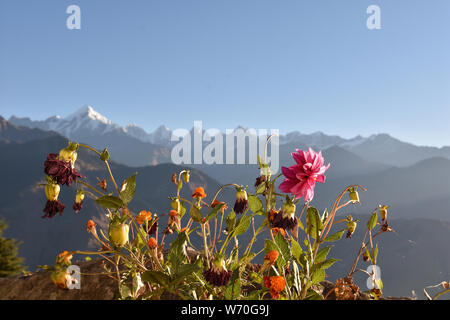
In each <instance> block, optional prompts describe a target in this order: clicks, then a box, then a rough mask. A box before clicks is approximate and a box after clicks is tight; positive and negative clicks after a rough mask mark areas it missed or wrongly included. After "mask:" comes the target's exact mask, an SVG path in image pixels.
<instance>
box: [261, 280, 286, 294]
mask: <svg viewBox="0 0 450 320" xmlns="http://www.w3.org/2000/svg"><path fill="white" fill-rule="evenodd" d="M263 279H264V286H265V287H266V288H268V289H269V290H270V295H271V296H272V299H278V298H279V297H280V293H281V292H282V291H283V290H284V287H285V286H286V282H285V280H284V278H283V277H282V276H272V277H264V278H263Z"/></svg>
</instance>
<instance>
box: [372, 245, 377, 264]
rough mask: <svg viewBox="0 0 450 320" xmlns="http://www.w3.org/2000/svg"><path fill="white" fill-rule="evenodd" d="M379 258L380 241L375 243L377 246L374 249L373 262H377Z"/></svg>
mask: <svg viewBox="0 0 450 320" xmlns="http://www.w3.org/2000/svg"><path fill="white" fill-rule="evenodd" d="M377 258H378V243H377V244H376V245H375V248H374V249H373V264H377Z"/></svg>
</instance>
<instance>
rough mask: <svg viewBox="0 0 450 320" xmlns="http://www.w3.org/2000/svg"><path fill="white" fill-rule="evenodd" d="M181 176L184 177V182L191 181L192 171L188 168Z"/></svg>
mask: <svg viewBox="0 0 450 320" xmlns="http://www.w3.org/2000/svg"><path fill="white" fill-rule="evenodd" d="M181 177H182V178H183V181H184V182H186V183H189V179H190V177H191V172H190V171H189V170H186V171H184V172H183V173H182V175H181Z"/></svg>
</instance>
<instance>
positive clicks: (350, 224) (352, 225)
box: [346, 216, 358, 238]
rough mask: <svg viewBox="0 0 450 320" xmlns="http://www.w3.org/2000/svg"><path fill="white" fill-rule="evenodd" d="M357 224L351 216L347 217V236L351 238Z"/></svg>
mask: <svg viewBox="0 0 450 320" xmlns="http://www.w3.org/2000/svg"><path fill="white" fill-rule="evenodd" d="M357 225H358V224H357V223H356V221H354V220H353V218H352V217H351V216H349V217H347V236H346V237H347V238H351V237H352V235H353V233H354V232H355V230H356V226H357Z"/></svg>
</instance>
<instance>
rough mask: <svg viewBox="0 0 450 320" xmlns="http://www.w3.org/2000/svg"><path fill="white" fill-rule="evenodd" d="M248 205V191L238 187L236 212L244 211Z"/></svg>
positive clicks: (235, 204)
mask: <svg viewBox="0 0 450 320" xmlns="http://www.w3.org/2000/svg"><path fill="white" fill-rule="evenodd" d="M247 207H248V196H247V191H245V190H244V189H242V188H238V189H237V191H236V202H235V203H234V208H233V209H234V212H236V213H244V212H245V210H247Z"/></svg>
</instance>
